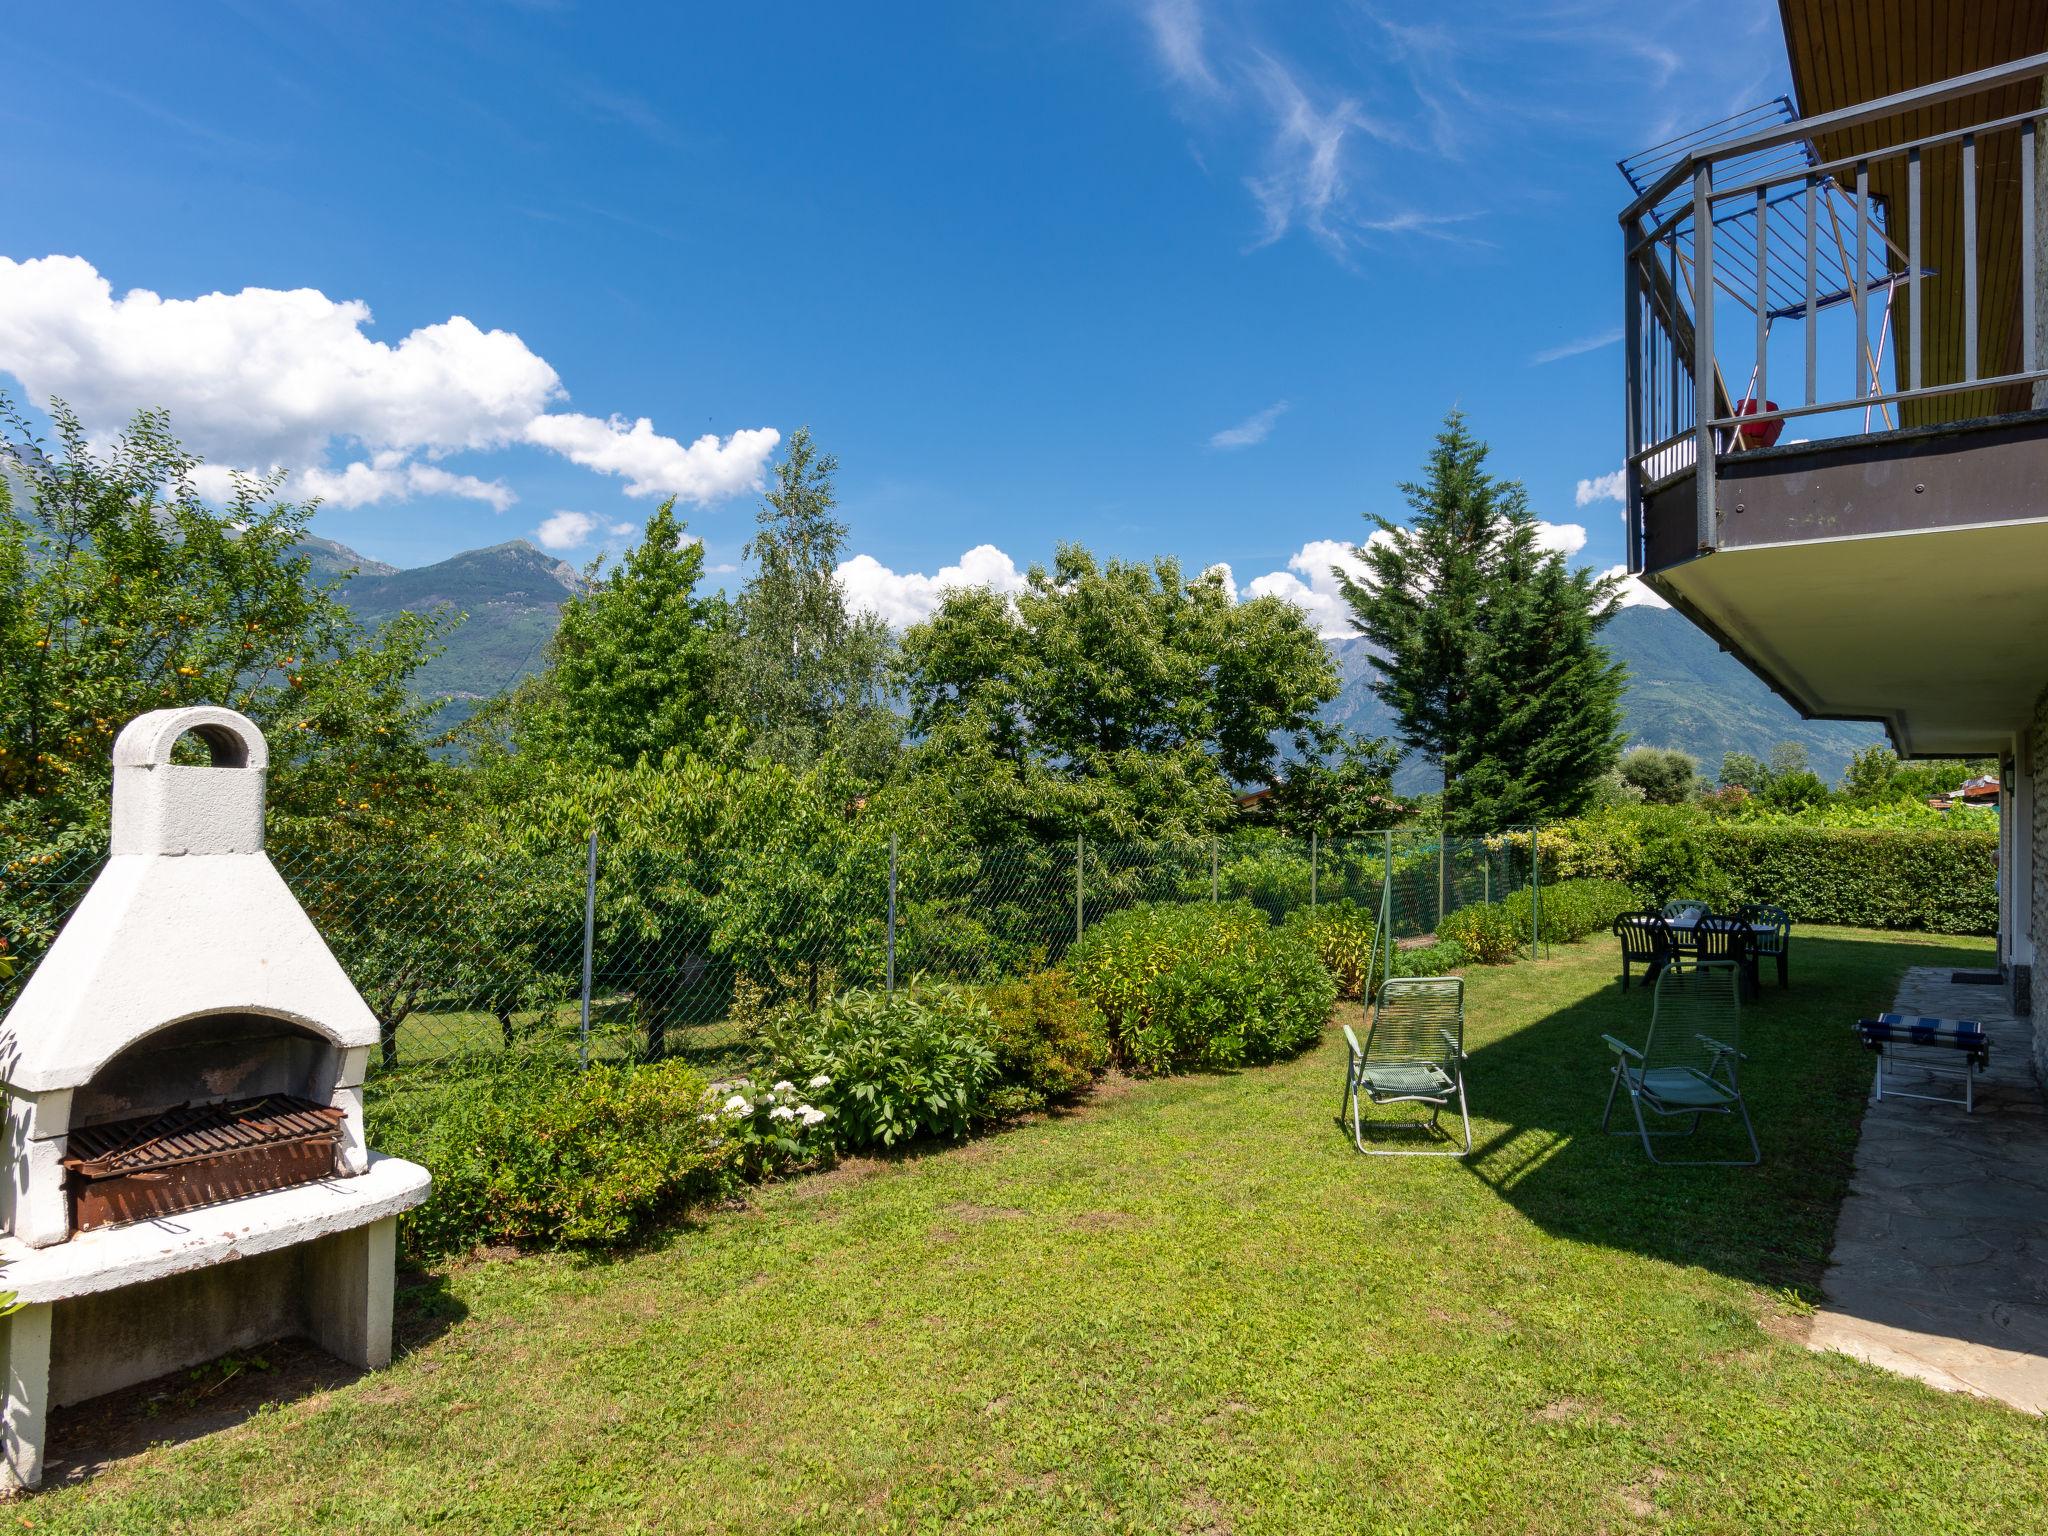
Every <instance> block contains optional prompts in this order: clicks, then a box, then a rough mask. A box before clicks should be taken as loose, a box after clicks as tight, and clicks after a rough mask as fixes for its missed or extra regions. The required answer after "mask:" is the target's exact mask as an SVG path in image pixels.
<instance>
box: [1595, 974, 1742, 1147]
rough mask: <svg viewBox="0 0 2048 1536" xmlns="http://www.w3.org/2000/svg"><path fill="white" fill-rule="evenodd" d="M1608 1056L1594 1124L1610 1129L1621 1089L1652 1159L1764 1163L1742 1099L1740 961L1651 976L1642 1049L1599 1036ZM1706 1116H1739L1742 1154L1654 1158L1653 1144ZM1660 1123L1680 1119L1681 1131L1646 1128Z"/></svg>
mask: <svg viewBox="0 0 2048 1536" xmlns="http://www.w3.org/2000/svg"><path fill="white" fill-rule="evenodd" d="M1600 1038H1601V1039H1603V1040H1605V1041H1606V1042H1607V1048H1608V1049H1609V1050H1610V1051H1612V1052H1613V1053H1614V1080H1613V1082H1611V1083H1610V1084H1609V1085H1608V1088H1607V1109H1606V1112H1605V1113H1603V1114H1602V1115H1601V1117H1600V1129H1601V1130H1603V1131H1606V1132H1607V1133H1608V1134H1609V1135H1612V1136H1626V1135H1628V1134H1629V1132H1628V1130H1627V1128H1626V1127H1624V1128H1623V1129H1621V1130H1618V1131H1617V1130H1614V1129H1613V1128H1612V1122H1613V1119H1614V1101H1615V1100H1616V1099H1617V1098H1618V1097H1619V1096H1620V1095H1621V1094H1622V1093H1624V1092H1626V1093H1627V1094H1628V1102H1629V1107H1630V1108H1631V1109H1633V1110H1634V1111H1635V1118H1636V1130H1635V1133H1636V1134H1637V1135H1638V1136H1640V1137H1641V1138H1642V1141H1643V1151H1644V1152H1645V1153H1647V1154H1648V1155H1649V1159H1650V1161H1651V1162H1653V1163H1664V1164H1668V1165H1671V1166H1675V1167H1700V1168H1748V1167H1751V1166H1753V1165H1754V1164H1756V1163H1759V1162H1761V1161H1763V1153H1762V1150H1761V1149H1760V1148H1759V1147H1758V1146H1757V1140H1756V1127H1755V1126H1754V1125H1752V1124H1750V1120H1749V1106H1748V1104H1747V1103H1746V1102H1745V1101H1744V1100H1743V1097H1742V1077H1741V1063H1742V1061H1743V1059H1744V1058H1743V1054H1742V966H1741V963H1740V962H1739V961H1729V960H1722V961H1715V962H1707V963H1703V964H1700V965H1695V966H1688V967H1685V968H1683V969H1681V968H1679V967H1677V966H1673V967H1671V968H1670V969H1668V970H1666V971H1664V972H1663V973H1662V974H1661V975H1659V976H1658V978H1657V985H1656V988H1655V990H1654V992H1653V993H1652V1001H1651V1004H1650V1032H1649V1034H1648V1035H1647V1036H1646V1037H1645V1038H1644V1040H1643V1044H1642V1048H1641V1049H1640V1050H1638V1049H1637V1048H1636V1047H1635V1046H1632V1045H1629V1044H1628V1043H1626V1042H1625V1041H1621V1040H1617V1039H1615V1037H1614V1036H1612V1035H1602V1036H1601V1037H1600ZM1706 1115H1727V1116H1730V1117H1734V1118H1739V1119H1740V1120H1741V1121H1742V1129H1743V1131H1744V1133H1745V1134H1746V1135H1747V1136H1748V1137H1749V1156H1748V1157H1747V1158H1671V1157H1659V1156H1658V1155H1657V1148H1656V1142H1658V1141H1660V1140H1663V1139H1665V1138H1667V1137H1674V1136H1690V1135H1692V1134H1693V1132H1695V1131H1697V1130H1698V1129H1699V1127H1700V1120H1701V1118H1702V1117H1704V1116H1706ZM1652 1116H1655V1117H1657V1119H1658V1121H1659V1122H1660V1123H1661V1122H1663V1121H1667V1120H1684V1121H1685V1122H1686V1124H1685V1127H1684V1129H1682V1130H1679V1129H1675V1128H1674V1129H1669V1130H1664V1129H1660V1130H1652V1129H1651V1128H1650V1125H1651V1119H1650V1117H1652Z"/></svg>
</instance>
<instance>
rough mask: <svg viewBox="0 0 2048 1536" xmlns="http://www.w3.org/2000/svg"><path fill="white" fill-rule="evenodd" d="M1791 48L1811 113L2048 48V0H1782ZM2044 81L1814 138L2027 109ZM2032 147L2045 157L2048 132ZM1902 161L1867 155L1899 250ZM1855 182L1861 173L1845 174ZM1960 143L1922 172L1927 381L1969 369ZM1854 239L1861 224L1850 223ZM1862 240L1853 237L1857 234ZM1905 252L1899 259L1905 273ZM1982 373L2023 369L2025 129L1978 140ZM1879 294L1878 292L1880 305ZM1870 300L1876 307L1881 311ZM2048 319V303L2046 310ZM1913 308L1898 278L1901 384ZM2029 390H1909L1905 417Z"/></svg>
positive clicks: (1833, 145) (1921, 422)
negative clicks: (1926, 393)
mask: <svg viewBox="0 0 2048 1536" xmlns="http://www.w3.org/2000/svg"><path fill="white" fill-rule="evenodd" d="M1779 7H1780V10H1781V12H1782V14H1783V17H1784V23H1785V46H1786V51H1787V52H1788V53H1789V55H1790V57H1791V65H1792V82H1793V87H1794V90H1795V91H1796V92H1797V95H1798V101H1799V109H1800V112H1801V113H1802V114H1803V115H1807V116H1811V115H1814V114H1816V113H1821V112H1831V111H1834V110H1836V109H1837V108H1841V107H1849V106H1854V105H1856V104H1857V103H1858V102H1864V101H1870V100H1873V99H1875V98H1877V97H1880V96H1888V95H1891V94H1892V93H1893V92H1895V91H1904V90H1910V89H1912V88H1913V87H1914V86H1919V85H1932V84H1934V83H1935V82H1937V81H1940V80H1947V79H1950V78H1952V77H1954V76H1956V75H1961V74H1967V73H1969V72H1970V71H1972V70H1976V69H1984V68H1987V67H1989V66H1991V65H1994V64H2001V63H2005V62H2007V61H2009V60H2012V59H2017V58H2024V57H2025V56H2026V55H2028V54H2030V53H2038V52H2041V51H2043V50H2048V4H2044V3H2042V0H1953V3H1945V4H1933V3H1930V0H1779ZM2041 102H2042V97H2041V92H2040V89H2039V87H2038V86H2031V85H2030V86H2024V87H2012V86H2008V87H2006V88H2005V89H2003V90H2000V91H1989V92H1985V93H1983V94H1982V95H1979V96H1975V97H1972V98H1970V99H1968V100H1964V101H1954V102H1948V103H1945V104H1943V105H1941V106H1937V107H1931V108H1924V109H1922V110H1921V111H1919V112H1917V113H1914V114H1912V115H1911V116H1910V117H1907V118H1901V119H1897V120H1894V121H1892V122H1887V123H1881V124H1876V125H1873V126H1870V127H1866V128H1860V129H1854V130H1851V131H1849V132H1846V133H1839V134H1834V135H1830V136H1828V137H1827V138H1825V139H1823V140H1822V141H1821V142H1820V143H1818V144H1817V145H1816V146H1815V147H1816V148H1817V149H1818V150H1819V151H1820V154H1821V156H1822V158H1823V159H1828V160H1832V159H1836V158H1840V157H1845V156H1850V155H1858V154H1865V153H1869V152H1870V151H1873V150H1876V149H1880V148H1882V147H1884V146H1885V145H1888V144H1897V143H1901V142H1903V141H1905V140H1909V139H1915V138H1920V137H1922V136H1924V135H1926V134H1930V133H1940V132H1943V131H1944V130H1948V129H1954V128H1961V127H1964V126H1966V125H1967V124H1969V123H1972V122H1982V121H1984V120H1986V119H1988V118H1994V117H2002V116H2006V115H2009V114H2012V113H2016V112H2023V111H2025V110H2027V109H2028V108H2029V107H2038V106H2040V105H2041ZM2036 149H2037V151H2038V152H2040V153H2041V154H2043V155H2044V156H2048V135H2044V136H2043V137H2042V138H2041V140H2040V141H2039V142H2037V145H2036ZM1906 178H1907V168H1906V162H1905V160H1904V158H1903V157H1901V158H1899V159H1896V160H1891V161H1885V162H1881V163H1877V164H1873V165H1872V166H1871V167H1870V190H1871V193H1872V195H1873V197H1874V198H1876V199H1877V200H1879V201H1881V202H1882V204H1883V205H1884V208H1885V211H1886V217H1887V220H1888V222H1889V224H1890V227H1891V238H1892V240H1893V242H1894V244H1896V245H1897V247H1898V248H1899V250H1900V251H1901V252H1903V251H1904V250H1905V249H1906V248H1907V245H1906V242H1907V212H1906V185H1907V182H1906ZM1843 180H1844V184H1845V186H1846V187H1847V188H1848V189H1849V190H1850V191H1852V192H1853V190H1854V184H1855V183H1854V175H1853V173H1850V174H1849V175H1846V176H1845V177H1844V178H1843ZM1962 192H1963V189H1962V154H1961V151H1960V149H1959V148H1956V147H1944V148H1943V149H1941V150H1938V151H1929V152H1928V153H1926V154H1925V155H1924V156H1923V158H1922V161H1921V171H1920V197H1921V212H1920V230H1921V234H1920V240H1921V248H1920V249H1921V254H1920V264H1921V267H1922V269H1923V270H1930V269H1931V270H1932V271H1933V272H1934V273H1936V274H1937V275H1936V276H1933V277H1928V278H1923V279H1922V282H1921V293H1922V298H1923V302H1924V304H1925V313H1924V315H1923V317H1922V322H1921V323H1922V328H1923V332H1924V338H1923V340H1924V349H1925V350H1924V355H1923V357H1922V360H1921V382H1922V383H1924V384H1944V383H1950V382H1953V381H1955V380H1959V379H1961V378H1963V377H1964V356H1963V352H1964V348H1963V330H1964V305H1963V283H1962V267H1963V209H1962ZM1849 238H1850V240H1851V241H1852V242H1853V239H1854V233H1853V229H1852V230H1851V231H1850V234H1849ZM1851 248H1852V250H1853V245H1852V247H1851ZM1904 266H1905V262H1904V259H1903V257H1897V258H1894V260H1893V262H1892V267H1893V269H1894V270H1899V271H1903V269H1904ZM1977 269H1978V290H1977V373H1978V375H1979V376H1980V377H1992V376H1996V375H1998V374H2004V373H2018V372H2020V371H2021V370H2022V368H2023V367H2024V366H2025V365H2024V364H2023V362H2022V360H2021V351H2022V336H2021V314H2020V294H2021V288H2020V285H2021V283H2023V282H2028V281H2032V274H2028V273H2022V272H2021V271H2020V148H2019V133H2018V130H2017V129H2008V130H2006V131H2005V132H2002V133H1997V134H1993V135H1990V136H1988V137H1986V138H1982V139H1980V140H1979V141H1978V144H1977ZM1882 303H1883V294H1882V293H1879V294H1877V295H1875V296H1874V297H1873V305H1874V306H1876V305H1882ZM1873 312H1875V310H1874V311H1873ZM2042 323H2043V324H2044V325H2048V313H2044V314H2043V316H2042ZM1911 324H1912V321H1911V310H1910V303H1909V299H1908V295H1907V290H1906V289H1905V288H1904V287H1903V286H1902V287H1901V288H1900V290H1899V295H1898V301H1897V303H1896V304H1895V305H1894V308H1893V330H1894V338H1893V342H1892V344H1891V346H1890V347H1889V348H1888V349H1887V350H1888V355H1889V356H1890V357H1891V358H1892V359H1893V363H1894V368H1895V372H1894V374H1893V377H1894V379H1895V380H1896V381H1897V382H1896V385H1895V386H1892V387H1898V388H1904V387H1905V385H1906V383H1907V381H1908V380H1909V379H1910V377H1911V371H1910V370H1911V354H1910V350H1909V348H1910V338H1911V335H1912V330H1911ZM2029 393H2030V392H2029V391H2028V390H2027V389H2026V388H2024V387H2020V388H2007V389H2004V390H1989V389H1985V390H1971V391H1968V392H1964V393H1958V394H1953V395H1944V396H1935V397H1933V398H1931V399H1928V400H1923V401H1917V402H1910V403H1909V404H1908V406H1907V408H1906V411H1905V415H1904V420H1903V422H1902V425H1907V426H1925V425H1933V424H1935V423H1938V422H1943V421H1959V420H1965V419H1968V418H1971V417H1979V416H1990V415H1996V414H1999V413H2001V412H2006V411H2019V410H2025V409H2027V408H2028V406H2029V405H2030V403H2031V402H2030V400H2029V398H2028V397H2029Z"/></svg>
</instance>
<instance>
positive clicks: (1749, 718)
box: [1323, 605, 1885, 794]
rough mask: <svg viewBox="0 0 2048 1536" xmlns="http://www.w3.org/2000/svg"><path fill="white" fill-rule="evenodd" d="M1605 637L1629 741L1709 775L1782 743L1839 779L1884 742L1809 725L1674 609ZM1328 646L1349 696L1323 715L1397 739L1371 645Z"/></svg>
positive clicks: (1421, 782)
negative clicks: (1681, 758)
mask: <svg viewBox="0 0 2048 1536" xmlns="http://www.w3.org/2000/svg"><path fill="white" fill-rule="evenodd" d="M1601 640H1602V641H1603V642H1604V643H1605V644H1606V646H1607V648H1608V650H1609V651H1611V652H1612V653H1613V654H1614V657H1615V659H1616V660H1618V661H1621V662H1623V663H1625V664H1626V665H1627V667H1628V674H1629V685H1628V691H1627V693H1626V694H1624V695H1623V697H1622V732H1623V734H1624V735H1625V736H1626V737H1627V740H1628V744H1629V745H1630V746H1632V747H1633V746H1651V747H1677V748H1678V749H1680V750H1681V751H1684V752H1690V753H1691V754H1692V755H1693V756H1694V757H1696V758H1698V759H1699V760H1700V767H1701V769H1702V771H1704V772H1705V773H1707V774H1708V775H1709V776H1711V775H1713V774H1715V773H1717V772H1719V771H1720V767H1721V759H1722V757H1723V756H1725V755H1726V754H1728V753H1730V752H1748V753H1750V754H1752V755H1753V756H1756V757H1768V756H1769V755H1770V751H1771V748H1772V747H1774V746H1776V745H1777V744H1778V743H1779V742H1781V741H1796V742H1798V743H1799V744H1800V745H1801V746H1803V747H1805V748H1806V755H1807V759H1808V761H1809V762H1810V763H1811V765H1812V767H1813V771H1814V772H1815V773H1817V774H1819V775H1820V776H1821V777H1822V778H1824V779H1827V780H1829V781H1831V782H1832V781H1833V780H1836V779H1839V778H1840V777H1841V775H1842V770H1843V769H1844V768H1846V767H1848V765H1849V758H1850V757H1851V755H1852V754H1854V753H1855V752H1856V751H1857V750H1858V749H1860V748H1862V747H1867V746H1872V745H1875V744H1877V743H1880V742H1882V741H1883V740H1884V739H1885V738H1884V731H1883V730H1882V728H1880V727H1878V726H1876V725H1867V724H1861V723H1857V722H1852V721H1844V720H1802V719H1801V718H1800V717H1799V713H1798V711H1797V710H1795V709H1793V708H1792V706H1791V705H1789V704H1787V703H1786V702H1785V701H1784V700H1783V699H1781V698H1779V697H1778V696H1777V695H1776V694H1775V693H1773V692H1771V690H1770V689H1769V688H1768V687H1766V686H1765V684H1764V682H1763V680H1762V679H1761V678H1759V677H1758V676H1757V675H1756V674H1755V673H1754V672H1752V671H1750V670H1749V668H1747V667H1745V666H1744V665H1743V664H1742V663H1741V662H1739V661H1737V660H1736V659H1735V658H1734V657H1733V656H1730V655H1728V654H1727V653H1726V652H1724V651H1723V650H1722V649H1721V648H1720V647H1719V646H1718V645H1716V644H1715V643H1714V642H1713V641H1712V640H1711V639H1709V638H1708V637H1707V635H1706V634H1705V632H1704V631H1702V630H1699V629H1696V628H1694V627H1693V625H1692V623H1691V622H1690V621H1689V620H1687V619H1686V618H1685V616H1684V615H1682V614H1680V613H1678V612H1676V611H1675V610H1673V609H1670V608H1652V607H1649V606H1648V605H1639V606H1637V607H1634V608H1624V609H1622V610H1621V612H1620V613H1618V614H1616V615H1615V617H1614V621H1613V622H1612V623H1610V624H1609V625H1608V626H1607V628H1606V629H1605V630H1604V631H1602V633H1601ZM1325 643H1326V644H1327V645H1328V646H1329V648H1330V657H1331V660H1333V661H1334V662H1335V663H1336V665H1337V675H1338V677H1339V679H1340V681H1341V684H1342V689H1343V691H1342V692H1340V693H1339V694H1338V695H1337V697H1336V698H1335V699H1334V700H1332V701H1331V703H1330V704H1329V705H1328V706H1327V707H1326V708H1325V709H1324V711H1323V713H1324V716H1325V718H1327V719H1330V720H1334V721H1336V722H1338V723H1339V724H1341V725H1344V726H1345V727H1347V728H1348V729H1350V730H1352V731H1355V732H1357V733H1359V734H1360V735H1364V736H1392V735H1394V734H1395V733H1396V728H1395V724H1394V717H1393V714H1392V713H1391V711H1389V710H1388V708H1387V706H1386V705H1384V704H1382V703H1381V702H1380V700H1379V698H1378V696H1377V695H1375V694H1374V693H1373V691H1372V680H1373V676H1374V672H1375V668H1374V666H1373V659H1372V652H1371V650H1370V648H1368V647H1367V645H1366V643H1365V642H1364V641H1363V640H1330V641H1327V642H1325ZM1395 783H1396V786H1397V787H1398V788H1399V789H1400V790H1401V792H1402V793H1404V794H1415V793H1417V792H1418V791H1422V790H1428V789H1433V788H1435V787H1436V785H1435V781H1434V777H1433V775H1432V774H1431V773H1430V771H1429V769H1428V768H1427V767H1426V766H1425V765H1423V764H1421V763H1419V762H1415V761H1412V760H1411V761H1410V762H1409V763H1407V764H1404V765H1403V767H1402V769H1401V771H1400V773H1399V774H1398V775H1396V777H1395Z"/></svg>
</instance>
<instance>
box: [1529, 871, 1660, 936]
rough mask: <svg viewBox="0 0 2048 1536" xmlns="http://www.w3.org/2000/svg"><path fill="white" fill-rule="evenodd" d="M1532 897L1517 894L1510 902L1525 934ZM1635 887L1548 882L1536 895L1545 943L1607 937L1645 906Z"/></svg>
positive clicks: (1604, 882) (1605, 882)
mask: <svg viewBox="0 0 2048 1536" xmlns="http://www.w3.org/2000/svg"><path fill="white" fill-rule="evenodd" d="M1530 900H1531V897H1530V893H1529V892H1528V891H1526V890H1522V891H1516V892H1515V893H1514V894H1513V895H1512V896H1510V897H1509V898H1508V907H1509V910H1510V913H1511V915H1512V917H1513V919H1514V921H1515V923H1516V925H1517V927H1518V929H1519V931H1520V932H1521V933H1523V934H1527V933H1528V931H1529V906H1530ZM1642 900H1643V899H1642V897H1641V896H1640V895H1638V894H1637V892H1636V890H1635V889H1634V887H1632V886H1629V885H1626V884H1624V883H1623V882H1621V881H1619V880H1558V881H1546V882H1545V883H1544V885H1543V887H1542V889H1541V890H1540V891H1538V892H1537V893H1536V895H1535V901H1536V905H1537V906H1538V908H1539V909H1540V911H1541V913H1542V918H1541V926H1542V935H1541V937H1542V939H1543V942H1544V943H1546V944H1570V943H1573V942H1575V941H1577V940H1579V939H1583V938H1585V937H1586V936H1587V935H1588V934H1592V933H1605V932H1607V931H1608V930H1609V929H1611V928H1612V927H1613V926H1614V920H1615V919H1616V918H1617V917H1619V916H1621V914H1622V913H1624V912H1627V911H1630V910H1632V909H1634V908H1636V907H1639V906H1641V905H1642Z"/></svg>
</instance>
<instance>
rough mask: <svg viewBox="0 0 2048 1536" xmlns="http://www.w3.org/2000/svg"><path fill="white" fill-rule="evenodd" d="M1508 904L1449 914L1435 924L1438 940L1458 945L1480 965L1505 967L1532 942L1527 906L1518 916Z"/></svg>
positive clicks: (1487, 904) (1484, 905)
mask: <svg viewBox="0 0 2048 1536" xmlns="http://www.w3.org/2000/svg"><path fill="white" fill-rule="evenodd" d="M1517 915H1518V914H1517V913H1516V912H1515V911H1514V910H1513V908H1512V907H1511V905H1510V903H1509V902H1508V901H1505V900H1503V901H1482V902H1475V903H1473V904H1472V905H1471V906H1469V907H1460V908H1459V909H1458V910H1457V911H1455V912H1452V913H1450V914H1448V915H1447V916H1446V917H1445V918H1444V920H1443V921H1442V922H1440V923H1438V924H1437V925H1436V933H1437V938H1438V939H1439V940H1444V939H1448V940H1451V941H1452V942H1454V943H1456V944H1457V946H1458V947H1459V948H1460V949H1461V950H1463V951H1464V952H1465V955H1466V956H1467V957H1468V958H1469V959H1471V960H1474V961H1477V962H1478V963H1479V964H1480V965H1506V964H1507V963H1508V962H1509V961H1510V960H1513V959H1514V958H1515V957H1516V956H1518V955H1520V954H1521V952H1522V946H1523V945H1524V944H1526V943H1528V942H1529V921H1528V908H1527V904H1526V903H1524V904H1523V909H1522V911H1521V913H1520V914H1519V916H1520V918H1521V920H1520V921H1519V922H1518V921H1516V918H1517Z"/></svg>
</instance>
